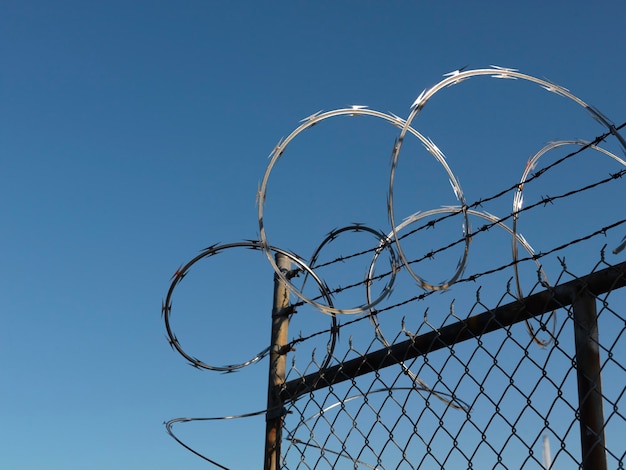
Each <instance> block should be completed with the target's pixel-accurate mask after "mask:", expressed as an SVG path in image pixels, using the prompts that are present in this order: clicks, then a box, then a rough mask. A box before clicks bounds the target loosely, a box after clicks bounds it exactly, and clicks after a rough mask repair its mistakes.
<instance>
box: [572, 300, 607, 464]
mask: <svg viewBox="0 0 626 470" xmlns="http://www.w3.org/2000/svg"><path fill="white" fill-rule="evenodd" d="M573 314H574V340H575V343H576V376H577V379H578V403H579V410H580V417H579V423H580V442H581V450H582V466H581V468H582V469H583V470H606V469H607V460H606V446H605V440H604V411H603V407H602V376H601V368H600V350H599V347H598V346H599V344H600V343H599V342H598V321H597V310H596V298H595V296H594V295H593V294H592V293H590V292H589V291H588V290H587V289H585V290H583V291H581V292H578V294H577V296H576V298H575V300H574V303H573Z"/></svg>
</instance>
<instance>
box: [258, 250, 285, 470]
mask: <svg viewBox="0 0 626 470" xmlns="http://www.w3.org/2000/svg"><path fill="white" fill-rule="evenodd" d="M275 259H276V265H277V266H278V268H279V269H280V270H281V271H282V272H283V273H286V272H288V271H289V270H290V269H291V261H290V260H289V258H288V257H287V256H285V255H283V254H281V253H277V254H276V256H275ZM290 314H291V310H290V308H289V289H288V288H287V286H286V285H285V283H284V282H282V281H281V279H280V278H279V277H278V276H277V275H275V276H274V306H273V308H272V337H271V342H270V348H271V349H270V368H269V381H268V392H267V410H268V411H267V413H266V415H265V421H266V428H265V464H264V467H263V468H264V470H279V467H280V455H281V454H280V445H281V442H282V427H283V415H284V409H283V401H282V399H281V396H280V388H281V386H282V385H283V384H284V383H285V374H286V365H287V356H286V354H287V352H286V351H285V350H284V348H285V345H286V344H287V332H288V328H289V315H290Z"/></svg>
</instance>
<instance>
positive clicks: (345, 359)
mask: <svg viewBox="0 0 626 470" xmlns="http://www.w3.org/2000/svg"><path fill="white" fill-rule="evenodd" d="M625 273H626V267H625V266H624V265H623V264H622V265H616V266H610V265H609V264H607V262H606V261H605V260H604V259H603V260H602V261H601V262H600V263H598V264H597V265H596V267H595V268H594V270H593V272H592V273H590V274H589V275H588V276H586V277H585V278H582V279H581V278H579V277H577V276H576V275H574V274H573V273H571V272H569V271H568V269H567V267H566V266H565V265H563V268H562V272H561V275H560V276H559V286H557V287H553V288H549V289H548V290H546V289H545V288H546V286H545V285H542V283H541V282H540V281H538V282H537V284H536V285H535V286H534V288H533V289H532V291H531V295H530V296H529V297H527V298H526V299H525V300H524V301H523V302H521V304H524V305H526V310H529V315H535V314H536V308H535V307H532V306H529V305H528V304H527V301H529V300H532V298H533V297H534V298H535V300H536V299H537V298H540V299H544V300H542V301H541V302H542V303H543V306H544V307H545V308H542V309H541V314H537V316H536V317H535V318H532V319H530V320H529V321H531V322H534V323H533V327H534V328H535V329H536V330H537V331H540V332H541V333H542V334H544V335H548V336H550V339H551V340H552V341H551V344H550V345H549V346H547V347H543V348H542V347H538V346H537V344H536V343H535V340H534V338H533V336H532V335H529V334H527V333H526V332H524V330H523V322H521V321H518V320H520V319H521V317H520V318H517V319H515V321H512V322H510V321H508V320H506V321H500V318H504V317H502V316H501V315H500V313H501V312H502V311H509V310H510V309H509V308H508V307H510V306H511V305H519V304H520V302H517V301H516V298H515V295H514V294H513V293H511V292H509V291H507V292H506V293H505V294H504V295H502V297H501V298H500V299H499V301H497V302H496V304H495V305H492V306H489V305H485V303H483V301H482V300H481V298H480V295H479V293H477V295H476V301H475V302H474V304H473V306H472V307H471V308H470V309H469V310H468V313H467V315H465V316H464V318H459V317H458V316H457V314H456V313H454V309H453V308H451V309H450V313H449V314H448V315H447V317H446V318H443V319H442V320H441V322H440V323H441V326H439V327H435V326H434V325H432V323H430V322H428V321H424V322H422V323H421V324H420V325H419V328H418V329H417V331H415V332H409V331H408V330H407V329H406V328H405V327H404V325H403V327H402V330H401V331H400V332H399V333H398V334H397V335H396V337H395V338H393V340H388V343H387V344H390V345H391V346H384V347H382V348H381V345H382V342H381V339H380V337H379V335H377V333H376V330H375V329H374V328H372V329H371V332H372V333H371V334H370V335H369V338H364V337H363V330H359V335H360V336H359V338H358V339H357V338H351V339H349V340H348V341H347V343H348V344H347V347H344V348H343V349H341V348H337V349H336V350H335V351H334V353H333V358H332V359H333V361H332V364H334V365H331V366H330V367H329V368H328V369H326V370H321V371H318V369H319V367H320V361H319V360H318V359H316V356H315V355H312V357H311V360H310V361H309V362H308V363H306V364H305V365H304V366H301V365H300V363H299V362H298V361H295V360H294V361H293V362H292V368H291V369H290V370H289V371H288V376H287V383H286V384H285V385H284V386H283V397H284V399H285V406H286V412H287V414H286V415H285V420H284V428H283V444H282V454H283V455H282V463H281V465H282V467H281V468H285V469H287V468H288V469H291V470H294V469H324V468H345V469H348V468H354V469H361V468H376V469H415V468H480V469H482V468H493V469H504V468H508V469H513V468H515V469H518V468H524V469H531V468H532V469H536V468H546V467H547V465H548V464H549V463H548V462H550V461H551V462H552V464H551V467H550V468H589V467H585V466H584V460H585V459H586V458H587V456H584V455H583V450H582V448H581V426H580V424H581V423H580V420H581V406H580V401H581V400H583V401H584V400H586V398H587V397H586V396H579V391H578V386H577V381H578V379H577V371H578V372H579V374H580V373H581V371H580V370H579V369H580V367H579V364H578V361H577V352H576V341H575V311H574V310H575V308H574V307H573V305H575V303H576V301H577V299H578V298H579V297H580V296H581V295H583V294H584V293H587V292H590V291H591V292H593V299H594V301H595V302H594V303H595V305H596V308H597V323H598V329H599V336H598V337H599V338H600V339H599V340H597V339H594V335H593V332H592V331H587V330H585V331H586V340H587V346H588V350H590V351H593V350H594V349H597V350H598V351H599V366H600V371H601V375H602V384H601V387H602V388H601V404H602V408H603V411H604V421H603V424H602V426H603V428H602V429H601V431H603V433H604V436H601V437H600V438H599V439H600V440H599V441H598V442H599V443H600V445H601V446H603V448H604V453H605V455H606V459H607V463H608V468H624V462H625V447H624V444H623V432H624V430H625V429H626V413H624V408H625V406H626V403H625V401H626V398H625V397H624V394H625V391H626V368H625V367H624V364H623V359H622V358H623V357H624V354H625V353H626V336H625V333H624V332H625V330H626V316H625V315H624V314H623V313H620V310H621V309H620V304H621V302H622V301H623V296H624V292H620V291H619V287H621V286H622V285H624V283H625V281H624V278H625ZM599 283H601V284H602V286H601V287H598V285H599ZM561 287H563V289H561V290H559V289H560V288H561ZM532 292H536V293H537V294H532ZM564 292H565V293H568V294H567V295H564V294H563V293H564ZM568 296H569V297H571V300H572V301H571V302H567V300H564V298H567V297H568ZM545 299H548V300H545ZM541 302H540V303H541ZM531 303H532V302H531ZM535 304H537V302H536V301H535ZM552 309H555V310H554V311H553V314H554V315H556V320H557V321H556V328H554V329H552V328H551V327H550V326H549V325H550V314H551V311H552ZM518 310H519V309H518ZM531 310H534V312H533V311H531ZM481 314H482V315H481ZM480 318H482V319H484V318H490V320H489V321H488V322H487V323H484V322H483V323H480V321H479V320H480ZM477 319H478V320H477ZM446 328H448V330H446V333H445V334H444V330H445V329H446ZM451 328H456V329H455V330H454V329H451ZM450 331H457V332H458V334H456V335H454V334H453V335H452V336H451V335H450V334H449V332H450ZM468 332H470V333H468ZM346 333H347V332H346ZM343 334H344V332H343V331H342V335H343ZM314 339H315V338H309V340H314ZM342 343H344V344H345V343H346V341H345V340H342ZM425 344H426V347H425V346H424V345H425ZM398 345H402V347H396V346H398ZM406 345H408V346H406ZM340 351H343V352H340ZM407 351H408V352H409V353H407ZM381 358H383V359H381ZM354 364H357V366H356V367H355V366H354ZM364 372H367V373H364ZM591 379H593V378H591ZM597 382H598V388H599V387H600V383H599V382H600V381H599V380H597ZM426 384H428V385H426ZM583 424H584V423H583ZM601 434H602V433H601ZM582 437H583V438H585V436H582ZM546 440H547V441H549V442H550V444H551V455H546V448H545V447H544V444H545V441H546ZM546 459H547V460H548V462H546Z"/></svg>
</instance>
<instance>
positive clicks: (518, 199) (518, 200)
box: [511, 140, 626, 346]
mask: <svg viewBox="0 0 626 470" xmlns="http://www.w3.org/2000/svg"><path fill="white" fill-rule="evenodd" d="M565 145H578V146H581V147H588V148H590V149H593V150H595V151H597V152H599V153H602V154H604V155H606V156H608V157H609V158H612V159H613V160H615V161H616V162H618V163H620V164H621V165H622V166H625V167H626V161H624V160H623V159H621V158H620V157H618V156H617V155H615V154H614V153H611V152H609V151H608V150H605V149H603V148H602V147H599V146H597V145H594V144H590V143H589V142H585V141H580V140H562V141H557V142H551V143H549V144H548V145H546V146H544V147H543V148H542V149H541V150H539V152H537V153H536V154H535V155H533V156H532V157H531V158H530V159H529V160H528V162H527V163H526V167H525V168H524V172H523V174H522V177H521V179H520V182H519V186H518V189H517V192H516V193H515V196H514V198H513V214H512V215H513V227H512V235H513V241H512V244H511V250H512V257H513V261H515V260H516V259H517V256H518V253H517V246H518V243H517V241H516V235H517V233H518V232H517V223H518V219H519V212H520V210H521V209H522V206H523V201H524V195H523V191H524V185H525V183H526V182H527V180H528V175H529V174H530V172H531V171H533V170H534V169H535V168H536V166H537V163H538V162H539V159H540V158H541V157H542V156H543V155H545V154H546V153H548V152H550V151H551V150H554V149H557V148H559V147H562V146H565ZM612 178H613V176H612ZM518 266H519V265H518V264H517V263H515V264H514V265H513V270H514V273H515V286H516V289H517V297H518V299H522V298H523V297H524V293H523V291H522V286H521V283H520V278H519V270H518ZM540 344H541V343H540ZM541 345H542V346H545V344H541Z"/></svg>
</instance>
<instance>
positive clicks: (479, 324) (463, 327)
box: [280, 262, 626, 402]
mask: <svg viewBox="0 0 626 470" xmlns="http://www.w3.org/2000/svg"><path fill="white" fill-rule="evenodd" d="M624 286H626V262H622V263H619V264H617V265H615V266H610V267H607V268H605V269H602V270H600V271H597V272H594V273H591V274H588V275H587V276H584V277H581V278H578V279H574V280H572V281H569V282H566V283H564V284H561V285H558V286H554V287H549V288H547V289H546V290H543V291H541V292H538V293H536V294H533V295H530V296H528V297H526V298H524V299H522V300H516V301H514V302H511V303H508V304H506V305H502V306H500V307H497V308H494V309H493V310H487V311H485V312H483V313H480V314H477V315H474V316H472V317H470V318H467V319H465V320H461V321H458V322H456V323H453V324H451V325H447V326H444V327H442V328H441V329H439V330H438V331H430V332H428V333H424V334H421V335H419V336H414V337H412V338H411V339H408V340H406V341H402V342H400V343H396V344H393V345H390V346H389V347H385V348H382V349H379V350H377V351H374V352H371V353H368V354H366V355H364V356H361V357H358V358H355V359H352V360H350V361H346V362H344V363H342V364H338V365H336V366H333V367H329V368H327V369H322V370H320V371H318V372H315V373H312V374H309V375H306V376H304V377H301V378H298V379H295V380H291V381H289V382H287V383H285V384H284V385H283V386H282V387H281V393H280V395H281V398H282V400H283V401H284V402H288V401H295V400H296V399H297V398H298V397H300V396H302V395H303V394H305V393H309V392H313V391H315V390H319V389H323V388H326V387H329V386H331V385H334V384H337V383H340V382H343V381H346V380H350V379H352V378H354V377H358V376H360V375H364V374H368V373H370V372H374V371H376V370H380V369H383V368H385V367H388V366H392V365H395V364H398V363H399V362H404V361H407V360H409V359H413V358H415V357H418V356H421V355H424V354H427V353H429V352H432V351H436V350H438V349H441V348H444V347H449V346H451V345H454V344H457V343H461V342H463V341H466V340H468V339H471V338H476V337H480V336H481V335H484V334H485V333H489V332H492V331H495V330H498V329H500V328H504V327H507V326H510V325H513V324H515V323H518V322H521V321H524V320H528V319H530V318H533V317H536V316H539V315H543V314H544V313H547V312H550V311H553V310H557V309H559V308H562V307H564V306H567V305H570V304H572V303H573V302H574V301H575V299H576V297H577V296H578V295H579V293H581V292H582V291H587V292H589V293H591V294H593V295H595V296H599V295H602V294H604V293H606V292H609V291H610V290H612V289H616V288H619V287H624Z"/></svg>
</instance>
